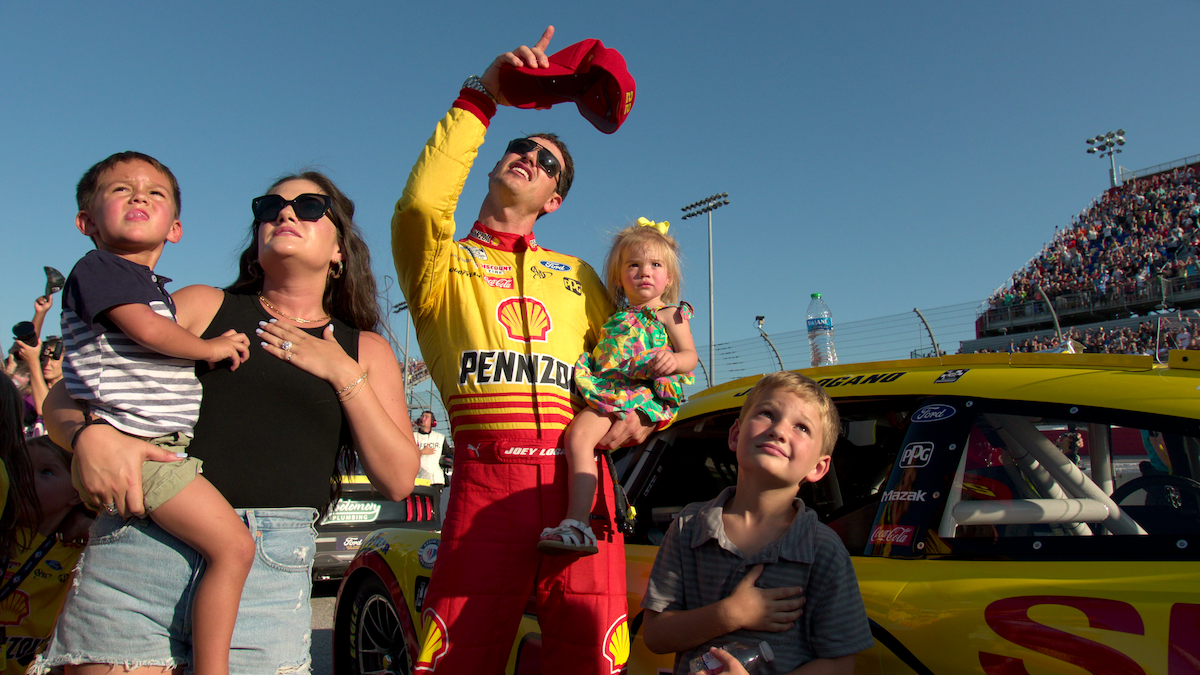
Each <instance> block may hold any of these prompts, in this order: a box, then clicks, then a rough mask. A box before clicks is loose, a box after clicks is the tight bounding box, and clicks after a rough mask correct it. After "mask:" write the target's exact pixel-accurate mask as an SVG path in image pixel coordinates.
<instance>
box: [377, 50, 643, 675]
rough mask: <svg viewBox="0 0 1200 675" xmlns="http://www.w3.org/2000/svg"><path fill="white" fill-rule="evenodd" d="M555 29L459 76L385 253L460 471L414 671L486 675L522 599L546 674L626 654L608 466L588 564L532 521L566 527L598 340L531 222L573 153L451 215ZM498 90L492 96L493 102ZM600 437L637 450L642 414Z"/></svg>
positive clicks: (569, 267) (545, 150)
mask: <svg viewBox="0 0 1200 675" xmlns="http://www.w3.org/2000/svg"><path fill="white" fill-rule="evenodd" d="M552 34H553V28H550V29H547V32H546V34H544V35H543V36H542V39H541V41H539V42H538V43H537V45H535V46H534V47H533V48H529V47H524V46H522V47H521V48H519V49H517V50H515V52H508V53H506V54H502V55H501V56H499V57H497V59H496V60H495V62H493V64H492V65H491V66H489V68H488V70H487V71H486V72H485V74H484V76H483V77H482V78H470V79H468V81H467V83H466V84H464V86H463V89H462V91H461V92H460V95H459V98H458V99H457V100H456V101H455V102H454V105H453V107H452V108H451V109H450V112H449V113H447V115H446V116H445V117H444V118H443V119H442V120H441V121H440V122H439V123H438V126H437V128H436V129H435V131H434V133H433V136H432V137H431V138H430V139H429V141H428V143H427V144H426V146H425V148H424V150H423V151H422V153H421V156H420V157H419V158H418V160H417V163H416V165H415V166H414V167H413V169H412V173H411V174H410V175H409V178H408V183H407V185H406V186H405V189H404V193H403V196H402V197H401V198H400V201H399V202H398V203H397V205H396V213H395V216H394V217H393V219H392V248H393V256H394V258H395V263H396V270H397V272H398V274H399V278H400V285H401V288H402V289H403V291H404V296H405V298H407V300H408V308H409V312H410V313H411V314H412V317H413V322H414V324H415V326H416V331H417V340H418V342H419V343H420V345H421V355H422V356H423V357H424V359H425V362H426V364H427V365H428V368H429V371H430V373H431V374H432V376H433V377H434V381H435V382H436V383H437V386H438V389H439V391H440V392H441V395H442V397H443V402H444V403H445V406H446V410H447V411H448V413H449V416H450V424H451V432H452V434H453V438H454V447H455V456H454V460H455V463H454V474H453V478H452V489H451V495H450V503H449V506H448V507H447V514H446V517H445V519H444V524H443V530H442V540H441V544H440V546H439V548H438V553H437V562H436V564H435V566H434V568H433V575H432V578H431V581H430V586H429V590H428V594H427V595H426V600H425V603H424V610H423V625H424V630H425V635H424V638H423V643H422V649H421V654H420V655H419V657H418V659H417V664H416V671H417V672H435V671H436V672H438V673H470V674H472V675H474V674H476V673H498V672H500V671H501V670H502V668H503V666H504V664H505V662H506V661H507V660H508V656H509V653H510V651H511V648H512V643H513V638H514V636H515V633H516V629H517V625H518V623H519V621H520V617H521V615H522V613H523V612H524V611H525V609H526V607H527V605H528V603H529V599H530V595H531V593H532V594H533V595H534V596H535V598H536V604H537V614H538V618H539V623H540V626H541V630H542V645H543V646H542V659H541V661H542V672H543V673H596V674H598V675H599V674H603V675H610V674H612V673H618V672H620V670H621V668H622V666H623V665H624V663H625V661H626V659H627V656H628V646H629V635H628V629H627V627H626V614H627V611H628V610H627V601H626V596H625V560H624V550H623V539H622V536H621V533H620V532H619V531H618V530H617V529H616V527H615V525H614V522H615V519H614V516H613V503H612V501H613V499H612V485H611V483H610V482H609V481H608V479H607V474H606V472H604V471H601V472H600V476H601V477H602V480H601V483H600V486H599V489H598V490H597V498H596V504H595V506H594V507H593V510H592V516H591V526H592V529H593V531H595V533H596V536H597V538H598V539H599V547H600V553H599V554H597V555H594V556H588V557H583V558H578V557H574V556H565V557H543V556H542V555H541V554H539V553H538V551H537V548H536V544H537V540H538V536H539V534H540V532H541V531H542V529H543V528H544V527H553V526H555V525H557V524H558V523H559V521H561V520H562V517H563V514H564V513H565V511H566V505H567V467H566V458H565V457H564V456H563V451H562V436H563V431H564V429H565V428H566V426H567V425H568V424H569V423H570V422H571V420H572V418H573V417H574V414H575V412H576V411H578V410H579V409H580V408H581V407H582V405H583V403H582V400H581V399H580V398H579V397H578V396H577V395H576V394H574V393H573V387H574V385H573V381H574V378H573V372H572V371H573V364H574V362H575V360H576V359H577V358H578V357H579V355H580V354H581V353H583V352H585V351H590V350H591V348H592V347H593V346H594V345H595V343H596V341H597V339H598V334H599V329H600V327H601V326H603V324H604V321H605V319H607V317H608V316H609V314H611V312H612V306H611V303H610V301H609V299H608V296H607V294H606V293H605V290H604V287H603V284H602V283H601V282H600V280H599V278H597V276H596V274H595V272H594V271H593V270H592V269H591V268H590V267H589V266H588V265H587V264H586V263H584V262H583V261H582V260H580V259H578V258H575V257H573V256H568V255H563V254H560V253H555V252H553V251H549V250H546V249H544V248H541V247H539V246H538V244H537V241H536V239H535V238H534V236H533V224H534V221H535V220H536V219H537V218H538V217H539V216H540V215H545V214H549V213H551V212H553V211H555V210H557V209H558V207H559V206H560V205H561V203H562V200H563V197H564V196H565V195H566V192H567V190H568V189H569V188H570V182H571V179H572V177H573V176H572V174H573V166H572V164H571V160H570V155H569V154H568V153H567V152H566V148H565V146H564V145H563V144H562V143H561V142H560V141H558V140H557V137H555V136H554V135H553V134H539V135H535V136H532V137H530V139H518V141H525V140H532V141H534V143H523V144H520V143H518V141H514V144H516V148H515V149H514V147H513V146H510V148H509V151H507V152H506V153H505V154H504V156H503V157H502V158H501V159H500V161H499V162H498V163H497V164H496V166H495V167H494V168H493V169H492V171H491V172H490V173H489V174H488V177H489V182H488V195H487V197H486V198H485V200H484V203H483V205H482V207H481V208H480V211H479V218H478V220H477V221H476V223H475V224H474V226H473V227H472V228H471V230H470V232H469V233H468V234H467V236H466V237H464V238H463V239H460V240H458V241H454V239H453V238H454V229H455V222H454V212H455V209H456V206H457V203H458V197H459V195H460V193H461V191H462V188H463V184H464V182H465V181H466V178H467V175H468V173H469V172H470V170H471V166H472V164H473V162H474V160H475V157H476V154H477V151H478V148H479V147H480V145H482V144H483V141H484V135H485V133H486V131H487V127H488V124H489V122H490V120H491V117H492V115H494V114H495V111H496V103H497V102H499V103H502V104H503V103H505V101H504V99H503V95H502V93H501V92H500V91H499V70H500V67H501V66H502V65H504V64H512V65H520V64H524V65H528V66H531V67H537V65H539V64H540V65H541V67H545V64H546V57H545V47H546V46H547V44H548V43H549V40H550V36H551V35H552ZM497 96H499V101H497V100H496V97H497ZM618 427H619V428H618V429H616V430H615V431H614V432H613V436H611V437H609V438H607V439H606V440H605V441H602V442H603V443H605V444H606V445H607V444H608V443H614V444H618V445H619V444H622V442H623V441H627V440H630V439H632V440H641V439H644V438H645V437H646V435H647V434H648V433H649V423H648V422H647V421H645V420H644V419H640V418H639V416H634V415H631V416H629V419H628V420H626V421H624V422H623V423H621V424H618Z"/></svg>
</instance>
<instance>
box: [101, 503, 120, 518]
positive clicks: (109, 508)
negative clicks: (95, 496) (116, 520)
mask: <svg viewBox="0 0 1200 675" xmlns="http://www.w3.org/2000/svg"><path fill="white" fill-rule="evenodd" d="M104 512H105V513H107V514H108V515H110V516H115V515H117V503H116V502H109V503H107V504H105V505H104Z"/></svg>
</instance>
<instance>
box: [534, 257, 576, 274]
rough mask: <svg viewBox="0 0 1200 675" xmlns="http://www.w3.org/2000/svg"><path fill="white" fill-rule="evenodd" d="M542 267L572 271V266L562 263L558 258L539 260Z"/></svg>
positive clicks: (557, 270) (559, 270) (558, 270)
mask: <svg viewBox="0 0 1200 675" xmlns="http://www.w3.org/2000/svg"><path fill="white" fill-rule="evenodd" d="M539 262H540V263H541V264H542V267H545V268H546V269H548V270H554V271H555V272H570V271H571V266H570V265H568V264H566V263H560V262H558V261H557V260H541V261H539Z"/></svg>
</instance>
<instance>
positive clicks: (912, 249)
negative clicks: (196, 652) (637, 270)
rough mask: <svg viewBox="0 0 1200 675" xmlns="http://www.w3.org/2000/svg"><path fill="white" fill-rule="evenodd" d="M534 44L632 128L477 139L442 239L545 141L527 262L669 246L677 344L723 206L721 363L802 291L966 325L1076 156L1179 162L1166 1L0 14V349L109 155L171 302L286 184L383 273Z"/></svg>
mask: <svg viewBox="0 0 1200 675" xmlns="http://www.w3.org/2000/svg"><path fill="white" fill-rule="evenodd" d="M551 23H552V24H554V25H555V27H556V28H557V31H558V32H557V35H556V36H555V39H554V42H553V43H552V45H551V50H552V51H553V50H554V49H555V48H561V47H565V46H567V45H569V44H571V43H573V42H576V41H578V40H581V39H584V38H591V37H595V38H600V39H601V40H603V41H604V42H605V44H606V45H608V46H610V47H615V48H617V49H619V50H620V51H621V52H622V53H623V54H624V55H625V57H626V59H627V61H628V63H629V67H630V71H631V72H632V73H633V75H634V77H635V78H636V79H637V85H638V88H637V94H638V97H637V102H636V104H635V106H634V108H633V111H632V113H631V115H630V118H629V120H628V121H627V122H626V124H625V125H624V126H623V127H622V128H621V129H620V130H619V131H618V132H617V133H616V134H613V135H611V136H608V135H604V134H601V133H600V132H598V131H596V130H595V129H593V128H592V127H591V126H590V125H589V124H588V123H587V122H586V121H584V120H583V119H582V118H581V117H580V116H579V114H578V113H577V112H576V110H575V108H574V106H558V107H556V108H555V109H553V110H551V111H544V112H539V111H523V110H513V109H503V110H501V111H500V114H499V115H498V116H497V118H496V120H495V122H494V123H493V125H492V128H491V132H490V134H489V138H490V140H489V142H488V143H487V144H485V146H484V147H483V149H482V151H481V159H480V162H481V165H480V166H479V167H477V170H476V172H475V173H474V174H473V176H472V178H471V180H470V182H469V183H468V186H467V189H466V192H465V194H464V195H463V198H462V200H461V203H462V205H463V206H462V208H461V209H460V212H459V230H460V236H461V235H462V234H465V232H466V228H468V227H469V225H470V223H471V222H472V221H473V219H474V217H475V215H476V213H477V208H478V204H479V203H480V201H481V199H482V195H483V191H484V189H485V187H486V181H485V177H484V173H486V167H489V166H490V165H491V164H492V163H493V162H494V161H495V159H497V158H498V156H499V154H500V153H501V152H502V149H503V147H504V143H505V142H507V141H508V140H509V139H510V138H512V137H515V136H517V135H519V134H521V133H526V132H536V131H541V130H554V131H558V132H559V133H560V134H562V135H563V136H564V137H565V138H566V140H567V141H568V143H569V144H570V147H571V149H572V152H573V154H574V156H575V161H576V163H577V165H578V170H577V175H576V182H575V187H574V189H573V190H572V191H571V194H570V197H569V199H568V200H567V201H566V202H565V204H564V207H563V208H562V209H561V210H560V211H559V212H557V213H555V214H554V215H553V216H551V217H548V218H545V219H543V220H542V221H540V223H539V225H538V228H537V234H538V239H539V241H540V242H541V243H542V244H543V245H545V246H547V247H549V248H553V249H556V250H560V251H566V252H569V253H574V254H577V255H580V256H582V257H584V258H585V259H587V260H589V261H591V262H592V263H593V264H598V263H600V261H602V259H603V256H604V254H605V249H606V239H607V236H608V234H609V233H611V232H612V231H614V230H615V229H617V228H619V227H620V226H622V225H624V224H626V223H627V222H629V221H631V220H633V219H636V218H637V217H638V216H647V217H650V218H653V219H655V220H670V221H672V223H673V228H672V233H673V234H675V235H676V236H677V237H678V239H679V240H680V242H681V244H682V246H683V250H684V253H685V265H686V267H685V298H687V299H689V300H691V301H692V303H693V304H694V305H696V307H697V309H698V310H699V311H698V314H697V316H696V319H695V323H694V326H695V333H696V342H697V344H700V345H704V344H707V342H708V336H707V325H708V310H707V307H708V303H707V292H708V279H707V241H706V231H705V221H704V219H703V218H697V219H694V220H689V221H686V222H685V221H681V220H680V219H679V218H678V216H679V214H680V211H679V207H681V206H683V205H685V204H688V203H690V202H693V201H696V200H698V199H700V198H703V197H706V196H708V195H710V194H712V193H714V192H721V191H726V192H728V193H729V194H730V199H731V201H732V204H731V205H730V206H728V207H725V208H723V209H721V210H719V211H717V212H716V214H715V230H716V232H715V249H716V254H715V260H716V278H717V281H718V291H717V294H716V307H717V309H716V317H717V333H716V337H717V341H718V342H725V341H730V340H737V339H742V338H747V337H751V336H755V335H757V333H756V331H755V329H754V327H753V324H752V322H753V318H754V316H755V315H757V314H763V315H766V316H767V324H766V328H767V329H768V330H770V331H772V332H773V333H781V332H786V331H792V330H799V329H800V328H802V326H803V313H804V308H805V306H806V305H807V300H808V295H809V293H812V292H814V291H820V292H822V293H824V294H825V297H826V298H827V300H828V301H829V304H830V306H831V307H832V308H833V310H834V315H835V322H837V321H856V320H862V319H866V318H871V317H875V316H882V315H888V314H895V313H897V312H904V311H908V310H909V309H911V308H912V307H922V308H931V307H939V306H943V305H948V304H952V303H960V302H965V301H970V300H979V299H983V298H984V297H986V296H987V295H988V294H989V293H990V292H991V291H992V290H993V289H994V288H995V287H997V286H999V285H1000V284H1002V283H1003V282H1004V281H1005V280H1006V279H1007V278H1008V277H1009V275H1011V274H1012V272H1013V271H1014V270H1016V269H1017V268H1018V267H1020V266H1021V265H1022V264H1024V263H1025V262H1026V261H1027V260H1028V259H1029V258H1030V257H1032V256H1033V255H1034V254H1035V253H1037V251H1038V250H1039V249H1040V247H1041V246H1042V244H1043V243H1045V242H1046V241H1048V240H1049V239H1050V238H1051V237H1052V236H1053V233H1054V228H1055V226H1056V225H1057V226H1062V225H1065V224H1067V223H1068V222H1069V220H1070V217H1071V215H1072V214H1074V213H1078V212H1079V211H1080V210H1081V209H1083V208H1084V207H1086V206H1087V205H1088V204H1089V203H1090V201H1091V200H1092V199H1094V198H1095V197H1096V196H1098V195H1099V194H1100V193H1101V192H1102V191H1103V190H1104V189H1105V188H1106V187H1107V186H1108V163H1107V161H1106V160H1101V159H1097V158H1096V157H1094V156H1089V155H1086V154H1085V150H1086V148H1087V146H1086V144H1085V142H1084V141H1085V139H1087V138H1088V137H1090V136H1093V135H1095V134H1097V133H1100V132H1106V131H1109V130H1115V129H1117V128H1118V127H1122V128H1124V129H1125V130H1126V131H1127V136H1128V139H1129V144H1128V145H1127V146H1126V152H1125V153H1124V154H1122V155H1120V156H1119V159H1120V160H1121V161H1120V163H1121V164H1122V165H1124V166H1126V167H1128V168H1131V169H1138V168H1143V167H1147V166H1150V165H1154V164H1158V163H1161V162H1166V161H1170V160H1174V159H1177V158H1180V157H1184V156H1187V155H1193V154H1198V153H1200V125H1198V124H1197V122H1196V120H1197V119H1198V118H1197V111H1198V110H1200V89H1198V88H1197V87H1196V82H1197V75H1198V71H1197V65H1196V54H1197V53H1198V48H1197V34H1196V27H1197V26H1200V3H1198V2H1196V1H1195V0H1152V1H1149V2H1142V3H1137V4H1133V5H1131V4H1129V3H1123V2H1109V1H1095V0H1093V1H1089V2H1083V1H1080V0H1056V1H1054V2H1013V3H983V2H968V3H964V2H949V1H946V2H909V3H896V2H884V1H870V2H847V3H810V2H791V3H784V2H773V3H755V2H750V3H728V2H686V3H685V2H629V3H626V2H609V3H589V4H584V3H566V2H561V1H560V2H553V3H546V2H526V3H519V4H513V3H496V2H476V1H470V0H468V1H465V2H457V3H445V2H438V3H429V2H374V3H359V2H343V3H328V2H306V1H296V2H288V3H283V2H213V3H205V2H189V3H173V2H156V3H142V2H129V3H119V4H113V3H83V2H62V3H57V2H55V3H21V2H5V3H3V4H2V5H0V93H2V94H0V95H2V100H3V102H2V104H0V139H2V141H0V142H2V144H3V146H2V147H3V157H4V159H5V161H4V162H3V165H2V166H0V177H2V178H3V185H4V186H5V191H6V193H7V194H8V195H9V201H10V206H9V208H8V209H7V212H6V213H5V214H4V216H5V225H4V226H3V230H2V231H3V240H4V242H5V245H4V250H5V251H6V253H7V255H6V256H5V264H4V266H3V270H2V272H0V283H2V284H3V293H2V294H0V319H3V323H4V325H3V326H0V329H2V330H3V331H4V334H5V335H7V334H8V327H9V326H10V325H11V324H12V323H15V322H16V321H19V320H24V319H26V318H27V317H28V315H29V314H31V313H32V300H33V298H34V296H35V295H37V294H39V293H40V289H41V286H42V284H43V280H44V277H43V275H42V266H43V265H52V266H54V267H57V268H59V269H60V270H62V271H63V272H64V273H66V272H68V271H69V270H70V268H71V266H72V264H73V263H74V262H75V260H77V259H78V258H79V257H80V256H82V255H83V254H84V253H85V252H86V251H87V250H88V249H89V248H90V245H89V242H88V241H87V240H86V239H85V238H84V237H83V236H82V235H80V234H79V233H78V232H77V231H76V230H75V229H74V225H73V219H74V215H75V205H74V186H75V182H76V181H77V180H78V178H79V176H80V175H81V174H82V173H83V171H84V170H85V169H86V168H87V167H88V166H89V165H91V164H92V163H94V162H96V161H98V160H100V159H102V158H103V157H105V156H107V155H108V154H110V153H113V152H117V151H122V150H127V149H136V150H140V151H142V152H146V153H149V154H151V155H154V156H156V157H158V158H159V159H160V160H162V161H163V162H164V163H166V164H167V165H168V166H170V167H171V168H172V169H173V170H174V171H175V173H176V175H177V176H178V177H179V180H180V182H181V185H182V188H183V216H182V220H183V223H184V235H183V240H182V241H181V242H180V243H179V244H175V245H169V246H168V247H167V252H166V254H165V255H164V256H163V258H162V260H161V261H160V262H159V267H158V271H160V272H161V273H163V274H164V275H166V276H169V277H172V278H173V279H175V284H173V285H172V288H180V287H182V286H183V285H186V284H192V283H207V284H212V285H224V284H226V283H228V282H229V281H231V280H232V278H233V269H234V260H235V256H236V253H237V252H238V251H240V250H241V247H242V243H243V239H244V237H245V234H246V232H247V230H248V227H249V224H250V211H249V204H250V200H251V198H253V197H255V196H257V195H259V194H261V193H262V192H264V190H265V189H266V187H267V186H268V185H269V184H270V183H271V182H272V180H273V179H274V178H275V177H277V176H278V175H280V174H282V173H284V172H289V171H294V170H297V169H300V168H302V167H305V166H309V165H316V166H319V167H321V168H323V169H324V170H326V171H327V172H328V173H329V174H330V175H331V176H333V178H334V179H335V180H336V181H337V182H338V183H339V184H340V186H341V187H342V188H343V189H344V190H345V191H346V192H347V193H348V194H349V195H350V196H351V197H352V198H353V199H355V200H356V201H357V203H358V214H357V221H358V223H359V225H361V226H362V227H363V229H364V230H365V231H366V233H367V236H368V242H369V243H370V244H371V246H372V249H373V252H374V256H375V258H374V260H375V269H376V271H377V273H378V274H379V276H380V277H381V278H382V276H383V275H384V274H388V273H392V272H391V268H392V265H391V253H390V247H389V235H388V226H389V222H390V217H391V211H392V208H393V206H394V204H395V201H396V199H397V197H398V196H399V194H400V189H401V187H402V186H403V184H404V181H405V178H406V176H407V174H408V170H409V168H410V166H411V164H412V161H413V160H414V159H415V158H416V156H417V153H418V152H419V150H420V148H421V146H422V144H423V143H424V142H425V140H426V139H427V138H428V136H429V134H430V132H431V131H432V129H433V126H434V124H435V122H436V121H437V120H438V119H439V118H440V117H441V115H442V114H443V113H444V112H445V110H446V108H447V107H448V106H449V104H450V102H451V101H452V100H453V99H454V97H455V95H456V93H457V91H458V87H459V85H460V84H461V82H462V81H463V79H464V78H465V77H466V76H468V75H471V74H478V73H481V72H482V70H483V69H484V68H485V67H486V65H487V64H488V63H490V61H491V60H492V58H493V57H494V56H495V55H496V54H498V53H500V52H502V51H505V50H508V49H511V48H514V47H516V46H517V45H519V44H522V43H527V44H532V43H533V42H534V41H536V40H537V38H538V36H539V35H540V34H541V31H542V29H543V28H544V27H545V26H546V25H547V24H551ZM399 300H400V297H399V295H398V293H397V292H395V291H393V296H392V302H398V301H399ZM55 316H57V302H56V312H55ZM397 326H398V330H399V331H401V332H402V331H403V327H404V323H403V321H400V322H399V323H398V324H397ZM46 333H48V334H49V333H57V330H56V328H55V327H54V326H48V330H47V331H46ZM401 340H403V337H401ZM8 341H9V340H8V338H5V343H6V344H7V343H8ZM414 344H415V341H414Z"/></svg>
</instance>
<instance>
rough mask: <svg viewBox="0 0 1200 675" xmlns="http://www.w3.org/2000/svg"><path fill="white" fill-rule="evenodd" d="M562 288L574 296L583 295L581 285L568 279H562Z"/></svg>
mask: <svg viewBox="0 0 1200 675" xmlns="http://www.w3.org/2000/svg"><path fill="white" fill-rule="evenodd" d="M563 287H564V288H566V289H567V290H568V291H571V292H572V293H574V294H575V295H583V284H581V283H579V282H578V281H576V280H575V279H572V278H570V277H563Z"/></svg>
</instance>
